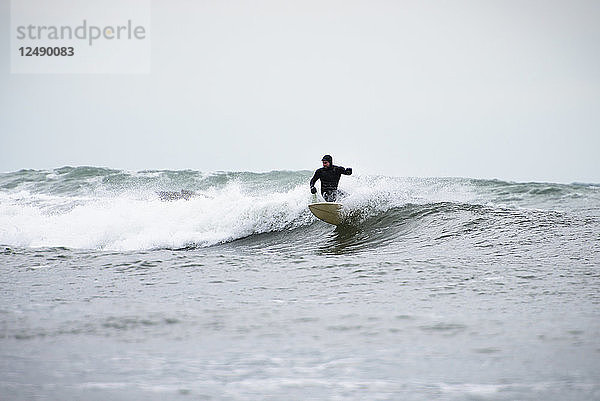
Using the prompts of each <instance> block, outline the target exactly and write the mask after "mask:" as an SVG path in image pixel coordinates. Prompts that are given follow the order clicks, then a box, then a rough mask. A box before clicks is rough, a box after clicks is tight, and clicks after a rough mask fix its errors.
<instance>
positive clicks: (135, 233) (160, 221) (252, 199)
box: [0, 182, 312, 250]
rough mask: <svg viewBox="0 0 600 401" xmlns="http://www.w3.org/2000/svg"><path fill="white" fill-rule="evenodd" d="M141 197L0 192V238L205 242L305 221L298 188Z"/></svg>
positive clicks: (30, 242) (65, 242) (80, 243)
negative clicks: (174, 198)
mask: <svg viewBox="0 0 600 401" xmlns="http://www.w3.org/2000/svg"><path fill="white" fill-rule="evenodd" d="M129 195H133V194H131V193H130V194H129ZM143 198H144V196H137V197H136V196H119V197H112V198H111V197H102V198H81V197H52V196H48V195H35V196H33V195H31V194H29V193H25V192H20V193H19V194H12V195H11V196H3V199H2V201H1V202H0V243H2V244H6V245H14V246H23V247H59V246H61V247H68V248H83V249H111V250H138V249H150V248H159V247H181V246H186V245H189V244H195V245H200V246H208V245H213V244H216V243H220V242H225V241H231V240H234V239H237V238H242V237H245V236H248V235H251V234H253V233H262V232H268V231H276V230H283V229H287V228H293V227H295V226H299V225H304V224H309V223H310V222H311V221H312V218H311V217H310V216H309V215H308V213H307V211H306V204H307V203H308V200H309V196H308V194H307V191H306V188H303V187H297V188H294V189H292V190H290V191H288V192H281V193H277V192H275V193H272V194H270V195H266V196H264V195H263V196H255V195H252V194H247V193H245V192H244V191H243V189H242V188H241V187H240V185H239V184H238V183H235V182H232V183H230V184H228V185H226V186H225V187H223V188H221V189H216V188H212V189H210V190H208V191H205V192H203V193H199V194H197V196H194V197H192V198H191V199H190V200H188V201H186V200H177V201H171V202H163V201H161V200H159V199H158V196H156V194H154V196H153V198H152V199H143Z"/></svg>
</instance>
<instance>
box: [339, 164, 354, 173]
mask: <svg viewBox="0 0 600 401" xmlns="http://www.w3.org/2000/svg"><path fill="white" fill-rule="evenodd" d="M338 168H339V170H338V171H339V172H340V174H344V175H350V174H352V167H348V168H344V167H342V166H340V167H338Z"/></svg>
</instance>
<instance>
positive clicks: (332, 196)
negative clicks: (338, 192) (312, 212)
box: [321, 191, 335, 202]
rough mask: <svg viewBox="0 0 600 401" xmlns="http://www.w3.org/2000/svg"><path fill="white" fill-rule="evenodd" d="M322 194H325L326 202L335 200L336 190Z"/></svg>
mask: <svg viewBox="0 0 600 401" xmlns="http://www.w3.org/2000/svg"><path fill="white" fill-rule="evenodd" d="M321 195H323V199H325V202H335V191H325V192H323V193H322V194H321Z"/></svg>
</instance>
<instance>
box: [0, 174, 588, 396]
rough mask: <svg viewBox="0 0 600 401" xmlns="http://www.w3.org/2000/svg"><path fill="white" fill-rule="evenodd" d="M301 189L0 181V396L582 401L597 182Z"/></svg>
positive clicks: (117, 178) (89, 178)
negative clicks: (337, 209)
mask: <svg viewBox="0 0 600 401" xmlns="http://www.w3.org/2000/svg"><path fill="white" fill-rule="evenodd" d="M309 178H310V172H305V171H304V172H271V173H264V174H256V173H226V172H223V173H212V174H205V173H199V172H194V171H147V172H138V173H131V172H123V171H118V170H108V169H99V168H63V169H57V170H53V171H20V172H14V173H7V174H0V244H2V245H1V246H0V269H1V270H0V394H1V396H0V398H1V399H2V400H25V399H27V400H64V399H85V400H106V399H112V400H164V399H174V400H211V399H212V400H257V399H266V400H282V399H336V400H338V399H343V400H363V399H364V400H366V399H368V400H396V399H403V400H430V399H440V400H540V399H546V400H567V399H568V400H593V399H600V340H599V339H600V308H599V306H600V271H599V268H600V187H599V186H597V185H588V184H572V185H561V184H551V183H526V184H518V183H507V182H501V181H483V180H467V179H453V178H450V179H442V178H432V179H408V178H391V177H361V176H351V177H344V178H343V179H342V185H343V186H344V189H345V190H347V191H348V192H349V193H350V194H351V195H350V196H349V197H348V198H347V199H346V200H345V201H344V205H345V210H346V214H347V219H346V222H347V223H346V224H345V225H343V226H340V227H338V228H335V227H333V226H329V225H327V224H325V223H322V222H320V221H317V220H315V219H314V218H313V217H312V216H311V215H310V213H309V212H308V210H307V208H306V205H307V204H308V203H309V202H310V201H311V197H310V193H308V191H307V189H308V185H307V182H308V179H309ZM181 190H184V191H190V192H193V194H194V195H193V196H192V197H190V198H189V199H188V200H185V199H179V200H177V199H176V200H171V201H162V200H161V198H160V195H159V192H161V191H170V192H178V191H181Z"/></svg>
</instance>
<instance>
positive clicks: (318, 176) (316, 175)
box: [310, 170, 321, 194]
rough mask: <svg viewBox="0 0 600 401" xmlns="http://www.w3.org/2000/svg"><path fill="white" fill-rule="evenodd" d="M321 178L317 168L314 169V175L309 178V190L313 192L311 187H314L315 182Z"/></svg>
mask: <svg viewBox="0 0 600 401" xmlns="http://www.w3.org/2000/svg"><path fill="white" fill-rule="evenodd" d="M319 178H321V174H319V170H317V171H315V175H313V178H312V179H311V180H310V191H311V192H312V193H313V194H314V193H315V192H313V190H312V189H313V188H314V187H315V183H316V182H317V180H318V179H319Z"/></svg>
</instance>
